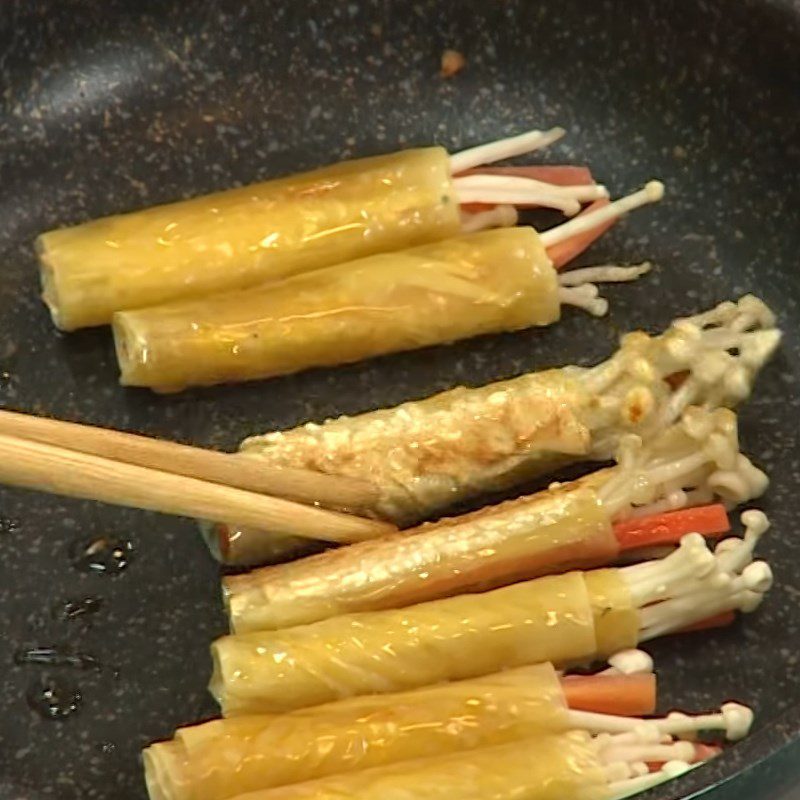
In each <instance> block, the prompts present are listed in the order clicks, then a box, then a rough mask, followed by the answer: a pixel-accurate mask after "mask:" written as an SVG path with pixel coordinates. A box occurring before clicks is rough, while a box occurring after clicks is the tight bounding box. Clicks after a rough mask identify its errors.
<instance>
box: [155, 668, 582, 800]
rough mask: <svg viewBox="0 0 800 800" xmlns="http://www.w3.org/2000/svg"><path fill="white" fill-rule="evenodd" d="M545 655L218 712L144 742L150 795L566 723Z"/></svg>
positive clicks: (213, 797) (321, 770) (335, 767)
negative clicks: (395, 686) (337, 697)
mask: <svg viewBox="0 0 800 800" xmlns="http://www.w3.org/2000/svg"><path fill="white" fill-rule="evenodd" d="M567 726H568V715H567V709H566V705H565V703H564V695H563V692H562V690H561V684H560V683H559V680H558V675H557V674H556V672H555V670H554V669H553V667H552V666H551V665H550V664H541V665H538V666H533V667H521V668H519V669H515V670H508V671H506V672H503V673H498V674H494V675H489V676H486V677H483V678H477V679H473V680H468V681H460V682H457V683H451V684H444V685H441V686H435V687H429V688H425V689H417V690H414V691H411V692H405V693H401V694H388V695H373V696H369V697H357V698H351V699H349V700H342V701H340V702H338V703H332V704H328V705H323V706H317V707H314V708H309V709H303V710H300V711H295V712H292V713H290V714H284V715H279V716H269V715H261V716H247V717H234V718H231V719H224V720H215V721H213V722H207V723H204V724H202V725H197V726H194V727H191V728H184V729H181V730H180V731H178V733H177V734H176V738H175V740H174V741H171V742H163V743H160V744H155V745H152V746H150V747H149V748H147V749H146V750H145V751H144V764H145V773H146V778H147V784H148V788H149V791H150V797H151V800H226V798H230V797H234V796H235V795H238V794H242V793H244V792H249V791H254V790H256V789H266V788H269V787H273V786H283V785H286V784H291V783H299V782H301V781H307V780H313V779H315V778H320V777H324V776H326V775H334V774H337V773H343V772H354V771H356V770H363V769H368V768H371V767H376V766H383V765H386V764H392V763H395V762H398V761H408V760H411V759H415V758H422V757H426V756H436V755H444V754H447V753H451V752H458V751H460V750H471V749H474V748H477V747H486V746H490V745H496V744H501V743H504V742H508V741H515V740H518V739H523V738H528V737H530V736H533V735H536V734H540V733H548V732H549V733H555V732H561V731H564V730H566V729H567Z"/></svg>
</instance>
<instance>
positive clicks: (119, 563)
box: [70, 536, 133, 576]
mask: <svg viewBox="0 0 800 800" xmlns="http://www.w3.org/2000/svg"><path fill="white" fill-rule="evenodd" d="M70 556H71V559H72V565H73V566H74V567H76V568H77V569H79V570H81V571H82V572H92V573H96V574H98V575H112V576H113V575H119V574H120V573H122V572H124V571H125V570H126V569H127V567H128V565H129V564H130V563H131V560H132V558H133V543H132V542H131V541H130V540H128V539H122V538H117V537H111V536H101V537H99V538H98V539H92V540H91V541H89V542H87V541H86V540H85V539H84V540H81V541H79V542H76V544H75V545H74V546H73V547H72V550H71V553H70Z"/></svg>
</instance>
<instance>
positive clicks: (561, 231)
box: [540, 181, 664, 247]
mask: <svg viewBox="0 0 800 800" xmlns="http://www.w3.org/2000/svg"><path fill="white" fill-rule="evenodd" d="M663 196H664V184H663V183H661V181H650V182H649V183H647V184H646V185H645V187H644V188H643V189H640V190H639V191H638V192H634V193H633V194H629V195H628V196H627V197H621V198H620V199H619V200H615V201H614V202H613V203H609V204H608V205H607V206H603V208H598V209H597V210H596V211H593V212H592V213H591V214H584V215H583V216H581V217H578V218H577V219H572V220H570V221H569V222H564V223H563V224H561V225H557V226H556V227H555V228H550V230H547V231H544V233H541V234H540V237H541V240H542V244H543V245H544V246H545V247H553V245H556V244H560V243H561V242H564V241H566V240H567V239H571V238H572V237H573V236H577V235H578V234H579V233H585V232H586V231H590V230H592V229H594V228H596V227H598V226H599V225H603V224H604V223H606V222H609V221H610V220H613V219H617V218H618V217H621V216H623V215H624V214H627V213H628V212H630V211H633V210H634V209H637V208H641V207H642V206H645V205H647V204H648V203H657V202H658V201H659V200H661V198H662V197H663Z"/></svg>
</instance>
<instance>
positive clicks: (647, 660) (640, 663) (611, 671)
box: [598, 649, 654, 675]
mask: <svg viewBox="0 0 800 800" xmlns="http://www.w3.org/2000/svg"><path fill="white" fill-rule="evenodd" d="M653 667H654V664H653V658H652V656H651V655H650V654H649V653H645V652H644V650H638V649H630V650H620V651H619V652H618V653H614V655H613V656H610V657H609V659H608V669H604V670H603V671H602V672H600V673H598V674H599V675H651V674H652V673H653Z"/></svg>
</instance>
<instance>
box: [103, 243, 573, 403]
mask: <svg viewBox="0 0 800 800" xmlns="http://www.w3.org/2000/svg"><path fill="white" fill-rule="evenodd" d="M559 313H560V305H559V301H558V282H557V279H556V273H555V270H554V269H553V268H552V266H551V264H550V261H549V259H548V258H547V254H546V253H545V251H544V249H543V247H542V245H541V242H540V241H539V237H538V235H537V234H536V232H535V231H534V230H533V229H532V228H509V229H500V230H492V231H483V232H480V233H475V234H470V235H467V236H461V237H458V238H455V239H448V240H446V241H443V242H435V243H433V244H428V245H423V246H421V247H417V248H413V249H411V250H403V251H398V252H394V253H383V254H380V255H375V256H371V257H368V258H364V259H361V260H359V261H354V262H350V263H346V264H339V265H337V266H335V267H329V268H327V269H324V270H318V271H316V272H311V273H306V274H304V275H297V276H295V277H293V278H289V279H287V280H285V281H280V282H277V283H271V284H270V283H268V284H262V285H260V286H258V287H253V288H251V289H248V290H246V291H242V292H234V293H228V294H223V295H217V296H213V297H209V298H204V299H200V300H195V301H190V302H180V303H172V304H167V305H162V306H157V307H155V308H147V309H141V310H132V311H125V312H121V313H118V314H116V315H115V317H114V322H113V326H114V337H115V341H116V345H117V356H118V360H119V364H120V371H121V380H122V383H123V384H125V385H129V386H149V387H151V388H153V389H156V390H159V391H174V390H178V389H182V388H185V387H188V386H206V385H212V384H217V383H228V382H237V381H246V380H254V379H258V378H269V377H272V376H275V375H285V374H288V373H292V372H298V371H300V370H304V369H308V368H310V367H322V366H335V365H337V364H346V363H350V362H353V361H359V360H361V359H364V358H369V357H372V356H377V355H382V354H385V353H393V352H397V351H401V350H412V349H416V348H419V347H425V346H427V345H433V344H443V343H446V342H451V341H455V340H458V339H463V338H467V337H471V336H477V335H479V334H484V333H497V332H501V331H513V330H517V329H519V328H525V327H528V326H531V325H547V324H550V323H551V322H554V321H555V320H557V319H558V317H559Z"/></svg>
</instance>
